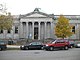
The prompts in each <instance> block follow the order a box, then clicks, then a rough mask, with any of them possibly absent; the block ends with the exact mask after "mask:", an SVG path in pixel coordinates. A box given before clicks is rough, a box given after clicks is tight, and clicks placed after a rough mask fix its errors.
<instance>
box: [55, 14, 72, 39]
mask: <svg viewBox="0 0 80 60" xmlns="http://www.w3.org/2000/svg"><path fill="white" fill-rule="evenodd" d="M72 34H73V33H72V32H71V26H70V25H69V20H68V19H67V18H65V17H64V16H63V15H60V17H59V18H58V22H57V24H56V27H55V35H56V36H57V37H58V38H67V37H70V36H71V35H72Z"/></svg>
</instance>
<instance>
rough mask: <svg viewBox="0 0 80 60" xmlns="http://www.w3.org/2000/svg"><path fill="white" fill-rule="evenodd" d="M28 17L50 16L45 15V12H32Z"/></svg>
mask: <svg viewBox="0 0 80 60" xmlns="http://www.w3.org/2000/svg"><path fill="white" fill-rule="evenodd" d="M26 17H48V16H47V15H44V14H40V13H34V14H30V15H28V16H26Z"/></svg>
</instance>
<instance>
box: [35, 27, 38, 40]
mask: <svg viewBox="0 0 80 60" xmlns="http://www.w3.org/2000/svg"><path fill="white" fill-rule="evenodd" d="M34 39H38V27H34Z"/></svg>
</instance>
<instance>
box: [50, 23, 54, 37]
mask: <svg viewBox="0 0 80 60" xmlns="http://www.w3.org/2000/svg"><path fill="white" fill-rule="evenodd" d="M53 34H54V26H53V22H51V34H50V36H51V38H53Z"/></svg>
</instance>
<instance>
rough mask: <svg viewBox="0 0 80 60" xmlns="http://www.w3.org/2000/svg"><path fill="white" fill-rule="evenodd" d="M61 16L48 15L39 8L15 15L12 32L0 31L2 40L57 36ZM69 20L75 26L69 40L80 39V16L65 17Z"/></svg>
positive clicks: (54, 37) (39, 38)
mask: <svg viewBox="0 0 80 60" xmlns="http://www.w3.org/2000/svg"><path fill="white" fill-rule="evenodd" d="M59 16H60V15H54V14H46V13H43V12H40V11H39V9H38V8H35V9H34V11H32V12H30V13H28V14H25V15H14V16H13V26H12V30H0V38H1V39H4V38H6V39H9V38H12V39H25V38H26V39H33V40H34V39H38V40H41V39H47V38H53V39H56V38H57V37H56V36H55V25H56V23H57V21H58V20H57V19H58V17H59ZM64 16H65V17H66V18H68V19H69V23H70V25H72V26H74V27H73V28H72V32H74V34H73V35H72V36H71V37H68V39H80V32H79V31H78V28H79V26H80V15H64Z"/></svg>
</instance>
